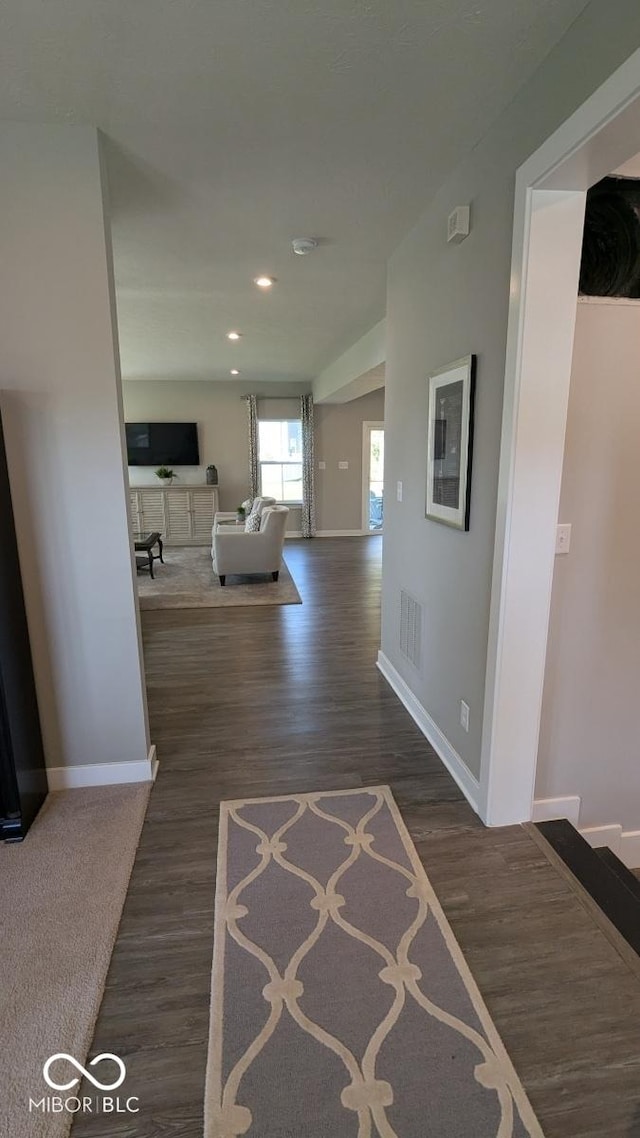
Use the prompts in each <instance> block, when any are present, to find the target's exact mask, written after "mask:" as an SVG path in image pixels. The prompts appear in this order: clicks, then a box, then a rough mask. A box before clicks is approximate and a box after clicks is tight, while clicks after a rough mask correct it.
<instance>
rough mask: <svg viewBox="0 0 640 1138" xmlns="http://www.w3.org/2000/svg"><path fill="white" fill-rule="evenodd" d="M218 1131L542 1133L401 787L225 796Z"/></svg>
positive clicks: (478, 1136)
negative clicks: (405, 816)
mask: <svg viewBox="0 0 640 1138" xmlns="http://www.w3.org/2000/svg"><path fill="white" fill-rule="evenodd" d="M205 1120H206V1121H205V1138H235V1136H236V1135H240V1134H246V1135H248V1138H347V1136H348V1138H351V1136H353V1138H374V1136H375V1135H380V1136H381V1138H428V1136H432V1138H526V1136H527V1135H529V1136H531V1138H541V1136H542V1130H541V1129H540V1125H539V1123H538V1122H537V1121H536V1118H535V1116H534V1114H533V1111H532V1109H531V1106H530V1105H529V1102H528V1101H527V1098H526V1095H525V1093H524V1090H523V1088H522V1086H521V1084H520V1082H519V1080H518V1077H517V1075H516V1073H515V1071H514V1069H513V1067H512V1065H511V1062H510V1060H509V1057H508V1055H507V1053H506V1051H505V1049H504V1047H503V1045H502V1042H501V1040H500V1037H499V1036H498V1033H497V1031H496V1029H495V1027H494V1025H493V1023H492V1021H491V1019H490V1017H489V1013H488V1012H487V1009H486V1007H485V1005H484V1003H483V1001H482V998H481V996H480V993H479V991H478V989H477V987H476V985H475V982H474V980H473V977H472V976H471V973H470V971H469V969H468V967H467V965H466V963H465V960H464V958H463V956H462V953H461V951H460V948H459V946H458V944H457V942H456V940H455V938H454V936H453V933H452V931H451V929H450V927H449V925H448V923H447V921H446V919H445V917H444V914H443V912H442V909H441V908H440V905H439V903H438V901H437V898H436V896H435V894H434V892H433V889H432V887H431V885H430V884H429V880H428V878H427V876H426V874H425V872H424V870H423V868H422V866H421V864H420V861H419V859H418V855H417V853H416V850H415V847H414V846H413V844H412V842H411V839H410V838H409V835H408V833H407V831H406V829H405V826H404V823H403V821H402V819H401V817H400V814H399V812H398V809H397V806H396V804H395V802H394V800H393V797H392V795H391V792H390V790H389V788H388V787H386V786H381V787H374V788H368V789H366V790H354V791H336V792H335V793H322V792H320V793H317V794H295V795H287V796H283V797H277V798H261V799H246V800H243V801H238V802H223V803H222V805H221V808H220V839H219V850H218V874H217V895H216V917H215V941H214V955H213V988H212V999H211V1028H210V1039H209V1056H208V1061H207V1094H206V1105H205Z"/></svg>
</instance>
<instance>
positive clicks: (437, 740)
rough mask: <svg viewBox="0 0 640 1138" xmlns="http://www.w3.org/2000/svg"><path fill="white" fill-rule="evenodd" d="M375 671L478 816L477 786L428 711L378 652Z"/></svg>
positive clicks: (385, 658)
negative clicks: (404, 709) (377, 669)
mask: <svg viewBox="0 0 640 1138" xmlns="http://www.w3.org/2000/svg"><path fill="white" fill-rule="evenodd" d="M378 668H379V670H380V671H381V672H382V675H383V676H384V678H385V680H386V681H387V683H388V684H389V685H390V687H392V688H393V690H394V692H395V693H396V695H397V697H398V699H399V700H400V702H401V704H402V705H403V706H404V707H405V708H406V710H407V711H408V712H409V715H410V716H411V718H412V719H413V721H414V723H415V724H416V725H417V726H418V727H419V728H420V730H421V731H422V734H423V735H424V736H425V738H427V739H428V740H429V742H430V743H431V746H432V747H433V749H434V751H435V752H436V754H437V755H438V757H439V758H440V759H441V760H442V762H443V763H444V765H445V767H446V768H447V770H448V771H449V774H450V775H451V777H452V778H453V779H454V780H455V782H457V784H458V786H459V787H460V790H461V791H462V793H463V794H464V796H465V798H466V799H467V801H468V803H469V804H470V806H472V807H473V809H474V810H475V812H476V814H478V813H479V809H478V800H479V794H480V784H479V782H478V780H477V779H476V778H474V776H473V775H472V774H471V771H470V770H469V768H468V767H467V766H466V765H465V764H464V763H463V761H462V759H461V758H460V755H459V754H458V752H457V751H455V750H454V748H453V747H452V746H451V743H450V742H449V740H448V739H447V737H446V735H443V733H442V731H441V730H440V728H439V727H438V725H437V723H435V722H434V721H433V719H432V718H431V716H430V715H429V713H428V711H426V710H425V708H424V707H423V706H422V704H421V703H420V701H419V699H417V698H416V696H415V695H414V694H413V692H412V691H411V688H410V687H409V685H408V684H407V683H406V682H405V681H404V680H403V678H402V676H401V675H400V673H399V672H398V671H397V670H396V669H395V668H394V666H393V664H392V663H391V661H390V660H388V659H387V657H386V656H385V654H384V652H378Z"/></svg>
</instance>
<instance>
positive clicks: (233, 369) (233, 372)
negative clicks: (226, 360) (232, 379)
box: [231, 367, 240, 375]
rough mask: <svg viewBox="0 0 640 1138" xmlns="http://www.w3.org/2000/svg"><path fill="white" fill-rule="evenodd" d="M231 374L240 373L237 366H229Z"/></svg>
mask: <svg viewBox="0 0 640 1138" xmlns="http://www.w3.org/2000/svg"><path fill="white" fill-rule="evenodd" d="M231 375H240V372H239V371H238V369H237V367H232V368H231Z"/></svg>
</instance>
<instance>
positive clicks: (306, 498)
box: [300, 395, 316, 537]
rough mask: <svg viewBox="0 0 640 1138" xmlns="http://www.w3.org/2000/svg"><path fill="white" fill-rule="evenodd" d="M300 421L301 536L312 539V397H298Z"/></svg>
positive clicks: (313, 525) (313, 513)
mask: <svg viewBox="0 0 640 1138" xmlns="http://www.w3.org/2000/svg"><path fill="white" fill-rule="evenodd" d="M300 418H301V420H302V527H301V528H302V536H303V537H314V536H315V532H316V502H315V492H314V482H313V471H314V458H313V395H301V396H300Z"/></svg>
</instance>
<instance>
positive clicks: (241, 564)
mask: <svg viewBox="0 0 640 1138" xmlns="http://www.w3.org/2000/svg"><path fill="white" fill-rule="evenodd" d="M288 514H289V509H288V507H287V506H266V507H265V509H264V510H263V511H262V518H261V521H260V529H259V530H258V532H257V533H245V531H244V530H236V529H233V527H232V526H224V525H222V526H214V528H213V545H212V548H211V558H212V561H213V571H214V573H217V574H218V577H219V579H220V584H221V585H224V584H225V582H226V579H227V576H228V575H229V574H232V573H236V574H241V575H242V576H249V575H251V574H253V573H270V574H271V577H272V580H274V581H277V580H278V573H279V572H280V565H281V563H282V547H283V545H284V534H285V529H286V527H287V516H288Z"/></svg>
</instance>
